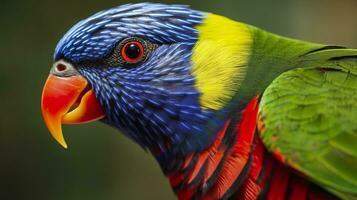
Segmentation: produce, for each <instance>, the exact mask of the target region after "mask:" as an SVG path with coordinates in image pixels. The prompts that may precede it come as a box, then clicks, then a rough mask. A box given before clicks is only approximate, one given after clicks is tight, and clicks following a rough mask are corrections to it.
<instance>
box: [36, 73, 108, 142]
mask: <svg viewBox="0 0 357 200" xmlns="http://www.w3.org/2000/svg"><path fill="white" fill-rule="evenodd" d="M71 108H72V109H73V110H72V111H70V110H71ZM41 109H42V116H43V119H44V121H45V123H46V126H47V128H48V130H49V131H50V133H51V134H52V136H53V137H54V138H55V139H56V140H57V142H59V143H60V144H61V145H62V146H63V147H64V148H67V144H66V141H65V140H64V138H63V134H62V123H64V124H81V123H87V122H92V121H96V120H99V119H102V118H104V117H105V115H104V112H103V110H102V108H101V106H100V104H99V103H98V101H97V100H96V97H95V94H94V92H93V90H92V89H90V87H89V85H88V82H87V80H86V79H84V78H83V77H82V76H80V75H76V76H70V77H59V76H56V75H52V74H51V75H49V77H48V78H47V81H46V83H45V86H44V88H43V91H42V99H41Z"/></svg>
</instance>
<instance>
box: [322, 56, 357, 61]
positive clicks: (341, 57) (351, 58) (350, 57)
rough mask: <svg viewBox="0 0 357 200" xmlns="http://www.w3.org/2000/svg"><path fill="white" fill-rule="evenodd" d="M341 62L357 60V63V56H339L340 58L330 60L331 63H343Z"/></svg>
mask: <svg viewBox="0 0 357 200" xmlns="http://www.w3.org/2000/svg"><path fill="white" fill-rule="evenodd" d="M341 60H356V61H357V55H349V56H338V57H332V58H330V59H329V61H341Z"/></svg>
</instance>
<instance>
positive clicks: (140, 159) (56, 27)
mask: <svg viewBox="0 0 357 200" xmlns="http://www.w3.org/2000/svg"><path fill="white" fill-rule="evenodd" d="M128 2H129V1H122V0H111V1H108V0H103V1H98V0H96V1H95V0H91V1H84V0H76V1H72V0H62V1H55V0H28V1H15V0H1V5H0V22H1V23H0V24H1V28H0V58H1V59H0V106H1V114H0V199H2V200H8V199H9V200H10V199H11V200H32V199H36V200H81V199H86V200H98V199H100V200H114V199H133V200H135V199H148V200H150V199H155V200H156V199H165V200H170V199H175V197H174V195H173V193H172V191H171V188H170V187H169V184H168V181H167V180H166V178H165V177H164V176H163V175H162V174H161V171H160V169H159V166H158V165H157V164H156V163H155V161H154V159H153V158H152V157H151V156H150V155H149V154H148V153H146V152H144V151H143V150H142V149H140V148H139V147H138V146H137V145H135V144H134V143H133V142H131V141H130V140H128V139H127V138H125V137H123V136H122V135H121V134H120V133H118V132H117V131H116V130H114V129H112V128H110V127H107V126H105V125H103V124H101V123H92V124H88V125H77V126H70V127H67V126H65V127H64V133H65V137H66V139H67V143H68V144H69V149H68V150H64V149H62V148H61V147H60V146H59V145H58V144H57V143H56V142H55V141H54V140H53V139H52V138H51V136H50V135H49V133H48V131H47V130H46V128H45V126H44V124H43V122H42V118H41V114H40V95H41V89H42V85H43V83H44V81H45V78H46V77H47V74H48V71H49V69H50V67H51V65H52V54H53V50H54V47H55V45H56V43H57V41H58V40H59V39H60V38H61V36H62V35H63V34H64V33H65V32H66V31H67V30H68V29H69V28H70V27H71V26H72V25H73V24H74V23H76V22H77V21H78V20H80V19H83V18H85V17H87V16H89V15H91V14H93V13H95V12H97V11H99V10H102V9H106V8H110V7H113V6H116V5H120V4H123V3H128ZM130 2H136V1H130ZM160 2H163V3H182V4H190V5H191V6H192V7H193V8H196V9H200V10H205V11H211V12H215V13H218V14H221V15H225V16H228V17H231V18H233V19H237V20H240V21H243V22H247V23H250V24H253V25H256V26H258V27H261V28H264V29H266V30H269V31H271V32H275V33H278V34H282V35H285V36H289V37H295V38H299V39H303V40H308V41H315V42H321V43H328V44H338V45H345V46H349V47H357V20H356V19H357V12H356V8H357V1H356V0H280V1H278V0H264V1H261V0H260V1H258V0H220V1H205V2H203V1H198V0H196V1H160Z"/></svg>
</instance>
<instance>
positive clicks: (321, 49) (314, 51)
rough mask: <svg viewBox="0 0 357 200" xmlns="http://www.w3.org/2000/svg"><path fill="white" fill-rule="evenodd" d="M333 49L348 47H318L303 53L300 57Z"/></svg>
mask: <svg viewBox="0 0 357 200" xmlns="http://www.w3.org/2000/svg"><path fill="white" fill-rule="evenodd" d="M331 49H346V47H342V46H324V47H321V48H317V49H313V50H311V51H308V52H306V53H304V54H302V55H301V56H300V57H302V56H306V55H309V54H312V53H316V52H319V51H325V50H331Z"/></svg>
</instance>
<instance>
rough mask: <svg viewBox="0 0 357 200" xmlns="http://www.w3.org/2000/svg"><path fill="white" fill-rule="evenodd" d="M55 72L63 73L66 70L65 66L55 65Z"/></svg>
mask: <svg viewBox="0 0 357 200" xmlns="http://www.w3.org/2000/svg"><path fill="white" fill-rule="evenodd" d="M56 70H57V71H59V72H63V71H66V70H67V66H66V65H64V64H61V63H60V64H57V65H56Z"/></svg>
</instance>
